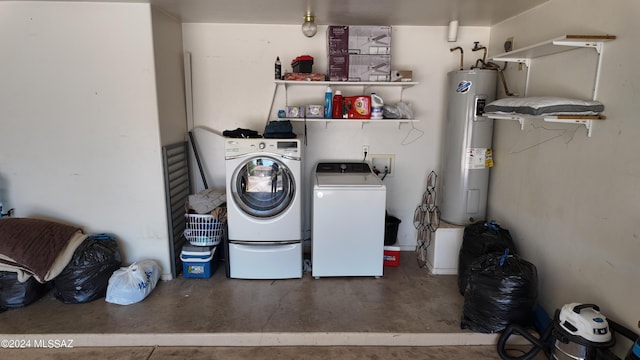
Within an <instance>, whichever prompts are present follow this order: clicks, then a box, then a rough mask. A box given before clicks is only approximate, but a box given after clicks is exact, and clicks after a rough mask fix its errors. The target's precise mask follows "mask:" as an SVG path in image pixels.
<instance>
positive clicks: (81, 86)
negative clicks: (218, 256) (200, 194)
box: [0, 2, 169, 272]
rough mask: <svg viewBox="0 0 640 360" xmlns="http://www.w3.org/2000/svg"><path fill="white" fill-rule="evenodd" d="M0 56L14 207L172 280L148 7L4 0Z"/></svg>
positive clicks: (4, 171) (6, 168)
mask: <svg viewBox="0 0 640 360" xmlns="http://www.w3.org/2000/svg"><path fill="white" fill-rule="evenodd" d="M0 48H2V55H0V79H2V85H1V86H0V124H1V125H0V129H1V130H0V178H1V179H2V182H3V184H2V186H3V187H4V188H5V190H6V191H5V192H6V198H5V199H4V202H5V204H6V205H7V206H10V207H14V208H15V209H16V216H20V217H40V218H49V219H53V220H57V221H62V222H67V223H71V224H75V225H78V226H80V227H82V228H83V229H84V230H85V232H87V233H102V232H106V233H111V234H113V235H115V236H117V237H118V239H119V242H118V244H119V246H120V250H121V251H122V254H123V256H124V258H125V262H132V261H136V260H140V259H156V260H159V261H160V263H161V265H162V267H163V270H164V271H165V272H168V270H169V261H168V259H169V257H168V240H167V224H166V214H165V205H164V186H163V175H162V162H161V159H162V156H161V152H160V133H159V125H158V110H157V107H158V105H157V99H156V91H155V88H156V84H155V69H154V59H153V55H154V53H153V42H152V33H151V12H150V8H149V5H145V4H105V3H68V2H19V3H16V2H0Z"/></svg>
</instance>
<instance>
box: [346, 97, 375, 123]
mask: <svg viewBox="0 0 640 360" xmlns="http://www.w3.org/2000/svg"><path fill="white" fill-rule="evenodd" d="M344 107H345V109H346V111H347V118H348V119H371V96H366V95H361V96H347V97H345V98H344Z"/></svg>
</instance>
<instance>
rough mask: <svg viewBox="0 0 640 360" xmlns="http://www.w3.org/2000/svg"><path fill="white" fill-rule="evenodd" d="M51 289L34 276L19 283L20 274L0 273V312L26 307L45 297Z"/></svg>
mask: <svg viewBox="0 0 640 360" xmlns="http://www.w3.org/2000/svg"><path fill="white" fill-rule="evenodd" d="M50 289H51V287H50V284H42V283H40V282H38V280H36V279H35V278H34V277H33V276H31V277H29V279H28V280H27V281H25V282H20V281H18V274H17V273H15V272H9V271H0V312H2V311H5V310H8V309H17V308H21V307H25V306H27V305H29V304H31V303H33V302H34V301H36V300H38V299H40V298H41V297H43V296H44V295H45V294H46V293H47V292H48V291H49V290H50Z"/></svg>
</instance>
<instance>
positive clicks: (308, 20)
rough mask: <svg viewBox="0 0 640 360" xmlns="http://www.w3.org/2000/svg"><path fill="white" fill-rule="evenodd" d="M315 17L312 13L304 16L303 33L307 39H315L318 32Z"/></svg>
mask: <svg viewBox="0 0 640 360" xmlns="http://www.w3.org/2000/svg"><path fill="white" fill-rule="evenodd" d="M314 19H315V18H314V17H313V15H311V13H310V12H308V13H306V14H305V15H304V22H303V23H302V33H303V34H304V36H306V37H313V36H314V35H315V34H316V33H317V32H318V26H317V25H316V23H315V22H314Z"/></svg>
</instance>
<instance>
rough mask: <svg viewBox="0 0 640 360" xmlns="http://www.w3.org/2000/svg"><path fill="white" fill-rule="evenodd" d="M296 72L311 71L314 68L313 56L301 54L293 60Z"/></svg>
mask: <svg viewBox="0 0 640 360" xmlns="http://www.w3.org/2000/svg"><path fill="white" fill-rule="evenodd" d="M291 67H292V68H293V72H294V73H310V72H311V70H312V68H313V57H312V56H309V55H301V56H298V57H297V58H295V59H293V61H291Z"/></svg>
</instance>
